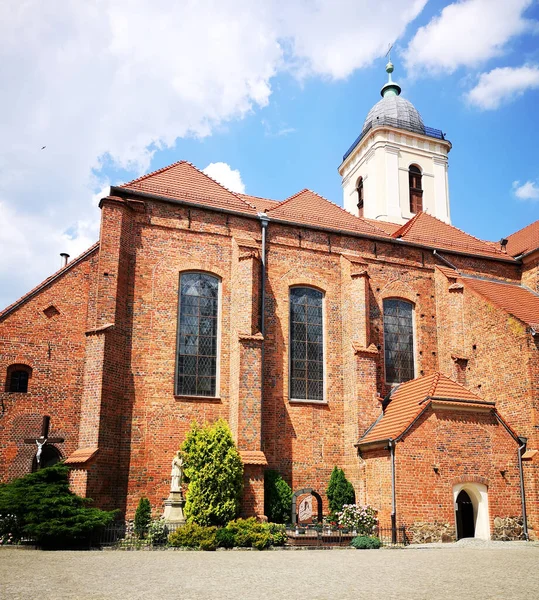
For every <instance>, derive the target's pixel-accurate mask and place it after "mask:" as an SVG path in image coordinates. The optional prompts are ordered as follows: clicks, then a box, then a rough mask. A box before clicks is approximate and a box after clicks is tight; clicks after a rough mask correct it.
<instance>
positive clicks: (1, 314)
mask: <svg viewBox="0 0 539 600" xmlns="http://www.w3.org/2000/svg"><path fill="white" fill-rule="evenodd" d="M98 247H99V241H97V242H95V243H94V244H92V245H91V246H90V247H89V248H87V249H86V250H85V251H84V252H82V253H81V254H79V255H78V256H76V257H75V258H74V259H73V260H72V261H71V262H68V263H67V264H66V265H64V266H63V267H60V268H59V269H58V270H57V271H55V272H54V273H52V275H49V276H48V277H47V278H46V279H44V280H43V281H42V282H41V283H38V284H37V285H36V286H34V287H33V288H32V289H31V290H30V291H29V292H26V294H23V295H22V296H21V297H20V298H19V299H18V300H15V302H12V303H11V304H9V305H8V306H6V308H4V310H2V311H0V320H1V319H3V318H4V317H7V315H8V314H9V313H11V312H12V311H13V310H15V309H16V308H17V307H18V306H20V305H21V304H23V303H24V302H26V301H27V300H29V299H30V298H31V297H32V296H34V295H35V294H37V293H38V292H39V291H40V290H41V289H43V288H44V287H45V286H47V285H48V284H49V283H52V281H54V279H56V278H58V277H60V275H63V274H64V273H67V271H68V270H69V269H71V268H72V267H74V266H75V265H77V264H78V263H79V262H80V261H81V260H82V259H83V258H86V256H88V255H89V254H91V253H92V252H93V251H94V250H96V249H97V248H98Z"/></svg>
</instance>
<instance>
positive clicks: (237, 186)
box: [203, 162, 245, 194]
mask: <svg viewBox="0 0 539 600" xmlns="http://www.w3.org/2000/svg"><path fill="white" fill-rule="evenodd" d="M203 171H204V173H206V175H209V176H210V177H211V178H212V179H215V181H217V182H218V183H220V184H221V185H224V186H225V187H226V188H227V189H229V190H230V191H231V192H239V193H240V194H245V184H244V183H243V181H242V180H241V174H240V172H239V171H238V170H237V169H232V168H231V167H230V165H227V164H226V163H224V162H218V163H210V164H209V165H208V166H207V167H206V168H205V169H203Z"/></svg>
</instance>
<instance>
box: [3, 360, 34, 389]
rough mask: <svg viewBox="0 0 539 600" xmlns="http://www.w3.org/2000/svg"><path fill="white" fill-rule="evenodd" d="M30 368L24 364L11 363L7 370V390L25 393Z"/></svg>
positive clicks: (30, 371) (30, 372)
mask: <svg viewBox="0 0 539 600" xmlns="http://www.w3.org/2000/svg"><path fill="white" fill-rule="evenodd" d="M31 374H32V369H31V368H30V367H28V366H26V365H11V366H10V367H8V371H7V386H6V387H7V391H8V392H18V393H22V394H26V393H27V392H28V379H29V378H30V376H31Z"/></svg>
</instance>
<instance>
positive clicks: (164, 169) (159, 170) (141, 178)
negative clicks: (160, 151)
mask: <svg viewBox="0 0 539 600" xmlns="http://www.w3.org/2000/svg"><path fill="white" fill-rule="evenodd" d="M182 163H186V164H191V163H189V162H188V161H186V160H177V161H176V162H175V163H172V164H171V165H167V166H166V167H161V168H160V169H156V170H155V171H151V172H150V173H146V174H145V175H141V176H140V177H137V178H136V179H133V180H132V181H128V182H127V183H122V185H120V186H119V187H127V186H130V185H133V183H139V182H140V181H143V180H144V179H148V177H152V176H153V175H157V174H158V173H164V172H165V171H168V170H169V169H172V167H177V166H178V165H181V164H182ZM191 166H193V165H191Z"/></svg>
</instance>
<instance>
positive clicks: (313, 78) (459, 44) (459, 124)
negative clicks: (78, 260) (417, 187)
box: [0, 0, 539, 307]
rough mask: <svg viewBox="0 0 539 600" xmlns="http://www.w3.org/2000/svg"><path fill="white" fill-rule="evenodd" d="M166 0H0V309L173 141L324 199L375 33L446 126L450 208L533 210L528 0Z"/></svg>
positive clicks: (248, 188) (515, 214)
mask: <svg viewBox="0 0 539 600" xmlns="http://www.w3.org/2000/svg"><path fill="white" fill-rule="evenodd" d="M170 4H171V3H170V2H166V1H165V0H154V1H153V2H148V1H147V0H100V1H99V2H87V3H77V2H72V1H70V0H58V2H55V3H42V2H39V1H38V0H29V2H27V3H25V4H24V5H21V3H20V2H17V1H16V0H8V1H7V2H5V3H3V4H2V7H0V17H1V18H0V21H1V22H2V23H3V24H4V25H0V27H2V28H3V29H5V30H4V31H3V37H2V42H0V58H1V61H0V70H1V71H2V80H3V81H5V82H7V83H8V86H7V89H8V90H9V92H10V93H9V94H6V95H5V97H4V99H2V100H0V102H1V104H2V105H3V106H2V108H3V114H5V115H9V119H6V120H5V121H6V122H4V123H3V124H2V125H0V132H1V134H2V139H3V142H4V144H3V148H1V149H0V172H1V175H2V176H1V177H0V247H1V249H2V253H0V254H1V256H0V305H1V306H2V307H3V306H6V305H7V304H9V303H10V302H12V301H14V300H16V299H17V298H18V297H19V296H21V295H22V294H24V293H25V292H26V291H28V290H29V289H30V288H31V287H33V286H34V285H36V284H37V283H39V281H41V280H42V279H44V278H45V277H47V276H48V275H50V274H51V273H52V272H54V271H55V270H56V269H57V268H58V267H59V265H60V259H59V253H60V252H62V251H67V252H69V253H70V254H72V256H75V255H76V254H78V253H80V252H81V251H83V250H84V249H85V248H86V247H87V246H89V245H90V244H91V243H93V241H95V240H96V239H97V237H98V232H99V209H98V208H97V206H96V205H97V202H98V200H99V198H100V197H101V196H102V195H104V194H105V193H106V191H107V186H108V185H110V184H111V183H112V184H115V183H118V182H121V181H127V180H129V179H133V178H134V177H137V176H139V175H140V174H142V173H144V172H147V171H149V170H154V169H158V168H161V167H163V166H165V165H167V164H170V163H172V162H175V161H177V160H180V159H186V160H189V161H190V162H192V163H193V164H195V165H196V166H197V167H199V168H200V169H205V168H206V167H208V165H210V164H212V163H225V167H221V170H220V171H219V170H217V171H216V170H215V168H214V169H213V171H212V170H211V169H210V173H211V174H212V175H213V176H215V177H216V178H217V177H221V178H222V179H223V182H224V183H225V184H226V185H228V186H230V187H238V185H241V184H242V185H243V186H244V190H245V192H246V193H249V194H253V195H258V196H264V197H269V198H275V199H284V198H286V197H288V196H290V195H292V194H294V193H295V192H297V191H299V190H300V189H302V188H304V187H308V188H311V189H313V190H314V191H316V192H318V193H320V194H322V195H323V196H325V197H326V198H328V199H330V200H332V201H334V202H337V203H339V204H340V203H341V202H342V193H341V187H340V178H339V175H338V172H337V167H338V166H339V164H340V161H341V158H342V155H343V153H344V152H345V151H346V149H347V148H348V147H349V146H350V144H351V143H352V142H353V141H354V139H355V138H356V136H357V135H358V134H359V133H360V131H361V127H362V124H363V120H364V118H365V116H366V114H367V112H368V111H369V109H370V108H371V106H372V105H373V104H374V103H375V102H377V101H378V100H379V98H380V88H381V86H382V85H383V83H384V82H385V79H386V75H385V72H384V67H385V62H386V59H385V58H384V53H385V50H386V48H387V45H388V43H389V42H394V44H395V48H394V50H393V52H392V60H393V62H394V64H395V73H394V79H396V80H397V81H398V82H399V83H400V85H401V86H402V89H403V96H404V97H406V98H407V99H409V100H410V101H412V102H413V104H414V105H415V106H416V108H417V109H418V110H419V112H420V113H421V115H422V117H423V120H424V122H425V124H427V125H430V126H432V127H435V128H439V129H442V130H443V131H444V132H446V133H447V137H448V139H449V140H450V141H451V142H452V143H453V149H452V151H451V153H450V155H449V186H450V198H451V216H452V222H453V224H454V225H456V226H457V227H460V228H461V229H464V230H465V231H468V232H470V233H472V234H474V235H476V236H478V237H481V238H484V239H491V240H497V239H500V238H501V237H502V236H504V235H508V234H509V233H512V232H513V231H516V230H517V229H520V228H522V227H524V226H525V225H526V224H528V223H530V222H531V221H534V220H536V219H537V218H539V158H538V157H539V153H538V152H537V142H536V140H537V139H538V137H539V119H538V107H539V25H538V23H539V5H538V2H537V1H536V0H512V1H511V2H509V1H508V0H464V1H461V2H442V1H435V0H431V1H429V2H427V1H426V0H413V1H405V0H378V1H377V2H372V1H370V0H364V1H363V2H359V1H358V0H333V1H332V2H330V1H329V0H328V1H325V0H317V1H314V0H312V1H311V0H287V1H285V0H266V1H265V2H260V3H253V2H250V1H248V0H221V1H220V2H217V0H198V1H197V2H195V1H192V0H185V1H183V2H178V3H175V6H170ZM43 146H46V148H45V149H43V150H41V148H42V147H43ZM226 165H228V167H226ZM231 171H237V172H238V173H231Z"/></svg>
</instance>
